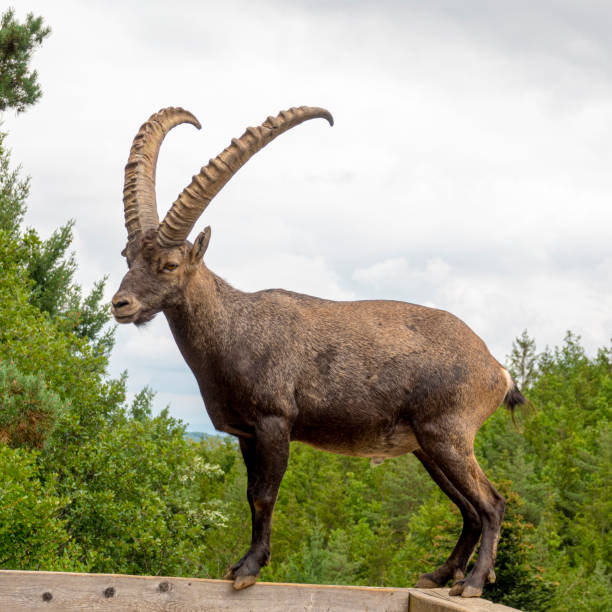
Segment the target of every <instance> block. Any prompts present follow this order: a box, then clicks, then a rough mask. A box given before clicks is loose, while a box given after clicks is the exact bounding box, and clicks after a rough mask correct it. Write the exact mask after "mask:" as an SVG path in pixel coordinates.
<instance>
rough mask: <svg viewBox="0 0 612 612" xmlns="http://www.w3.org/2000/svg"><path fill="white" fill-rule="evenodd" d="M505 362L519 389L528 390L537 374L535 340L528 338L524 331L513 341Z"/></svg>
mask: <svg viewBox="0 0 612 612" xmlns="http://www.w3.org/2000/svg"><path fill="white" fill-rule="evenodd" d="M506 360H507V361H508V364H509V370H510V374H512V378H513V379H514V380H515V381H516V383H517V384H518V386H519V388H520V389H528V388H529V386H530V385H531V383H532V382H533V379H534V378H535V376H536V373H537V354H536V343H535V340H533V339H532V338H530V337H529V334H528V333H527V330H526V329H525V330H524V331H523V333H522V334H521V336H520V337H519V338H515V339H514V340H513V342H512V352H511V353H510V356H509V357H507V358H506Z"/></svg>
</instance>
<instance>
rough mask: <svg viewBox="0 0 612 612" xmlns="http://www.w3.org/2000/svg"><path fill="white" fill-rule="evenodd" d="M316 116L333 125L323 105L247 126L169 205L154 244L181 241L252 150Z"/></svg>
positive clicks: (283, 112) (250, 154) (287, 112)
mask: <svg viewBox="0 0 612 612" xmlns="http://www.w3.org/2000/svg"><path fill="white" fill-rule="evenodd" d="M316 118H322V119H327V121H329V124H330V125H334V119H333V117H332V116H331V113H330V112H329V111H327V110H325V109H324V108H317V107H311V106H300V107H299V108H290V109H289V110H286V111H281V112H280V113H279V114H278V115H277V116H276V117H268V118H267V119H266V120H265V121H264V122H263V123H262V124H261V125H260V126H259V127H256V128H252V127H249V128H247V129H246V132H245V133H244V134H243V135H242V136H241V137H240V138H238V139H236V138H234V139H232V143H231V144H230V146H229V147H227V148H226V149H225V150H224V151H223V152H222V153H220V154H219V155H217V157H215V158H214V159H211V160H210V162H209V163H208V165H207V166H205V167H204V168H202V170H201V171H200V173H199V174H198V175H196V176H194V177H193V179H192V181H191V183H190V184H189V185H188V186H187V187H185V189H184V190H183V192H182V193H181V194H180V195H179V197H178V198H177V199H176V201H175V202H174V204H172V207H171V208H170V210H169V211H168V214H167V215H166V217H165V218H164V220H163V221H162V223H161V225H160V226H159V231H158V233H157V242H158V244H159V245H160V246H162V247H174V246H179V245H180V244H182V243H183V241H185V240H186V239H187V236H188V235H189V232H190V231H191V229H192V228H193V226H194V225H195V223H196V221H197V220H198V218H199V216H200V215H201V214H202V212H203V211H204V209H205V208H206V207H207V206H208V204H209V203H210V201H211V200H212V199H213V198H214V197H215V196H216V195H217V193H219V191H220V190H221V189H222V188H223V186H224V185H225V184H226V183H227V182H228V181H229V180H230V179H231V178H232V176H234V174H236V172H237V171H238V170H239V169H240V168H241V167H242V166H243V165H244V164H245V163H246V162H247V161H248V160H249V159H250V158H251V157H252V156H253V155H254V154H255V153H257V152H258V151H259V150H261V149H262V148H263V147H265V146H266V145H267V144H268V143H269V142H271V141H272V140H274V139H275V138H276V137H277V136H278V135H279V134H282V133H283V132H286V131H287V130H289V129H291V128H292V127H295V126H296V125H299V124H300V123H302V122H303V121H307V120H308V119H316Z"/></svg>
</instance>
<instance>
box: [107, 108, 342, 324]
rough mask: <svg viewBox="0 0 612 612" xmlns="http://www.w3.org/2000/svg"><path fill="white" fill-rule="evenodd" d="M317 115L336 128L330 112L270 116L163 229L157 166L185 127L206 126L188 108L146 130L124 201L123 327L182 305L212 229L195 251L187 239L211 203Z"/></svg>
mask: <svg viewBox="0 0 612 612" xmlns="http://www.w3.org/2000/svg"><path fill="white" fill-rule="evenodd" d="M316 117H321V118H325V119H327V121H329V123H330V125H333V118H332V116H331V114H330V113H329V112H328V111H326V110H325V109H322V108H316V107H307V106H301V107H299V108H291V109H289V110H287V111H281V112H280V113H279V114H278V115H277V116H276V117H268V118H267V119H266V121H264V123H262V124H261V125H260V126H259V127H257V128H247V130H246V132H245V133H244V134H243V135H242V136H241V137H240V138H238V139H233V140H232V142H231V144H230V146H229V147H227V148H226V149H225V150H224V151H223V152H222V153H220V154H219V155H218V156H217V157H215V158H214V159H211V160H210V162H209V163H208V165H207V166H205V167H204V168H202V170H201V171H200V173H199V174H197V175H196V176H194V177H193V179H192V181H191V183H190V184H189V185H188V186H187V187H186V188H185V189H184V190H183V192H182V193H181V194H180V195H179V197H178V198H177V199H176V201H175V202H174V204H172V207H171V208H170V210H169V211H168V214H167V215H166V217H165V218H164V220H163V221H162V222H161V223H160V222H159V218H158V216H157V204H156V200H155V168H156V165H157V156H158V154H159V149H160V146H161V143H162V141H163V139H164V137H165V136H166V134H167V133H168V132H169V131H170V130H171V129H172V128H173V127H176V126H177V125H179V124H181V123H191V124H192V125H195V126H196V127H197V128H198V129H199V128H200V127H201V126H200V123H199V121H198V120H197V119H196V118H195V117H194V116H193V115H192V114H191V113H190V112H188V111H186V110H183V109H182V108H165V109H163V110H161V111H159V112H158V113H155V114H154V115H152V116H151V117H150V118H149V120H148V121H147V122H146V123H144V124H143V125H142V127H141V128H140V130H139V131H138V134H137V135H136V137H135V138H134V142H133V144H132V148H131V150H130V157H129V159H128V163H127V165H126V167H125V182H124V188H123V203H124V210H125V226H126V228H127V232H128V242H127V246H126V247H125V249H124V251H123V255H125V257H126V259H127V263H128V267H129V272H128V273H127V274H126V275H125V277H124V278H123V281H122V282H121V286H120V288H119V291H118V292H117V293H116V294H115V295H114V296H113V299H112V313H113V315H114V317H115V319H116V320H117V322H119V323H135V324H136V325H139V324H142V323H146V322H147V321H150V320H151V319H152V318H153V317H154V316H155V315H156V314H157V313H158V312H160V311H161V310H164V309H165V308H168V307H170V306H172V305H173V302H174V301H176V300H177V299H179V296H180V294H181V289H184V287H185V285H186V283H188V281H189V279H190V278H191V276H192V275H193V273H194V271H195V270H197V269H198V268H200V264H201V262H202V256H203V255H204V252H205V251H206V248H207V246H208V241H209V240H210V227H207V228H206V229H205V230H204V231H203V232H202V233H201V234H200V235H199V236H198V237H197V238H196V240H195V243H194V244H193V245H192V244H191V243H190V242H188V241H187V236H188V235H189V233H190V232H191V230H192V228H193V226H194V225H195V223H196V221H197V220H198V218H199V217H200V215H201V214H202V212H203V211H204V209H205V208H206V207H207V206H208V204H209V203H210V201H211V200H212V199H213V198H214V197H215V195H217V193H218V192H219V191H220V190H221V188H222V187H223V186H224V185H225V184H226V183H227V182H228V181H229V179H230V178H231V177H232V176H233V175H234V174H235V173H236V172H237V171H238V170H239V169H240V168H241V167H242V166H243V165H244V164H245V163H246V162H247V161H248V160H249V159H250V157H251V156H253V155H254V154H255V153H257V152H258V151H259V150H260V149H262V148H263V147H264V146H265V145H267V144H268V143H269V142H271V141H272V140H273V139H274V138H276V136H278V135H279V134H282V133H283V132H285V131H287V130H289V129H290V128H292V127H295V126H296V125H299V124H300V123H302V122H303V121H306V120H308V119H314V118H316Z"/></svg>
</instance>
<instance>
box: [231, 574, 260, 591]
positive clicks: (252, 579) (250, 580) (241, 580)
mask: <svg viewBox="0 0 612 612" xmlns="http://www.w3.org/2000/svg"><path fill="white" fill-rule="evenodd" d="M258 579H259V574H258V575H257V576H237V577H236V579H235V580H234V589H236V591H240V590H241V589H246V588H247V587H250V586H251V585H252V584H255V583H256V582H257V580H258Z"/></svg>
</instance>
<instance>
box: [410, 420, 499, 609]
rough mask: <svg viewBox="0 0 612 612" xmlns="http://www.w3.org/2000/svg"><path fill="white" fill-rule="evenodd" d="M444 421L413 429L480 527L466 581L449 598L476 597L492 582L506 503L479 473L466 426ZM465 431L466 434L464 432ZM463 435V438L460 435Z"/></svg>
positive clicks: (454, 588) (482, 474) (452, 590)
mask: <svg viewBox="0 0 612 612" xmlns="http://www.w3.org/2000/svg"><path fill="white" fill-rule="evenodd" d="M452 425H453V423H451V422H449V421H445V423H444V424H443V425H442V426H440V424H439V423H438V424H437V426H434V425H433V424H432V423H428V424H427V425H425V426H424V427H423V428H416V427H415V433H416V435H417V438H418V440H419V444H420V446H421V448H422V450H423V451H424V452H425V453H426V454H427V455H428V456H429V457H430V458H432V460H433V461H434V462H435V464H436V466H437V467H438V468H439V469H440V471H441V472H442V473H443V474H444V476H445V477H446V478H447V479H448V481H449V482H450V483H451V484H452V486H453V487H454V488H455V489H456V490H457V491H458V492H459V493H460V494H461V495H462V496H463V497H464V498H465V499H466V500H467V501H468V502H469V503H470V504H471V505H472V506H473V508H474V510H475V511H476V512H477V513H478V517H479V518H480V523H481V525H482V541H481V544H480V551H479V553H478V558H477V559H476V564H475V565H474V568H473V569H472V571H471V572H470V573H469V574H468V575H467V577H466V578H464V579H461V580H458V581H457V582H456V583H455V584H454V586H453V587H452V588H451V591H450V593H451V595H462V596H463V597H479V596H480V595H481V594H482V589H483V587H484V584H485V582H494V581H495V571H494V563H495V555H496V552H497V542H498V540H499V532H500V528H501V522H502V518H503V516H504V508H505V505H506V502H505V500H504V498H503V497H502V496H501V495H500V494H499V493H498V492H497V491H496V490H495V488H494V487H493V485H492V484H491V483H490V482H489V480H488V479H487V477H486V476H485V475H484V472H483V471H482V470H481V468H480V466H479V465H478V462H477V461H476V457H475V456H474V449H473V442H472V440H473V435H472V434H471V432H468V431H466V429H465V423H454V425H455V427H452ZM464 432H465V433H464ZM462 434H463V435H462Z"/></svg>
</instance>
